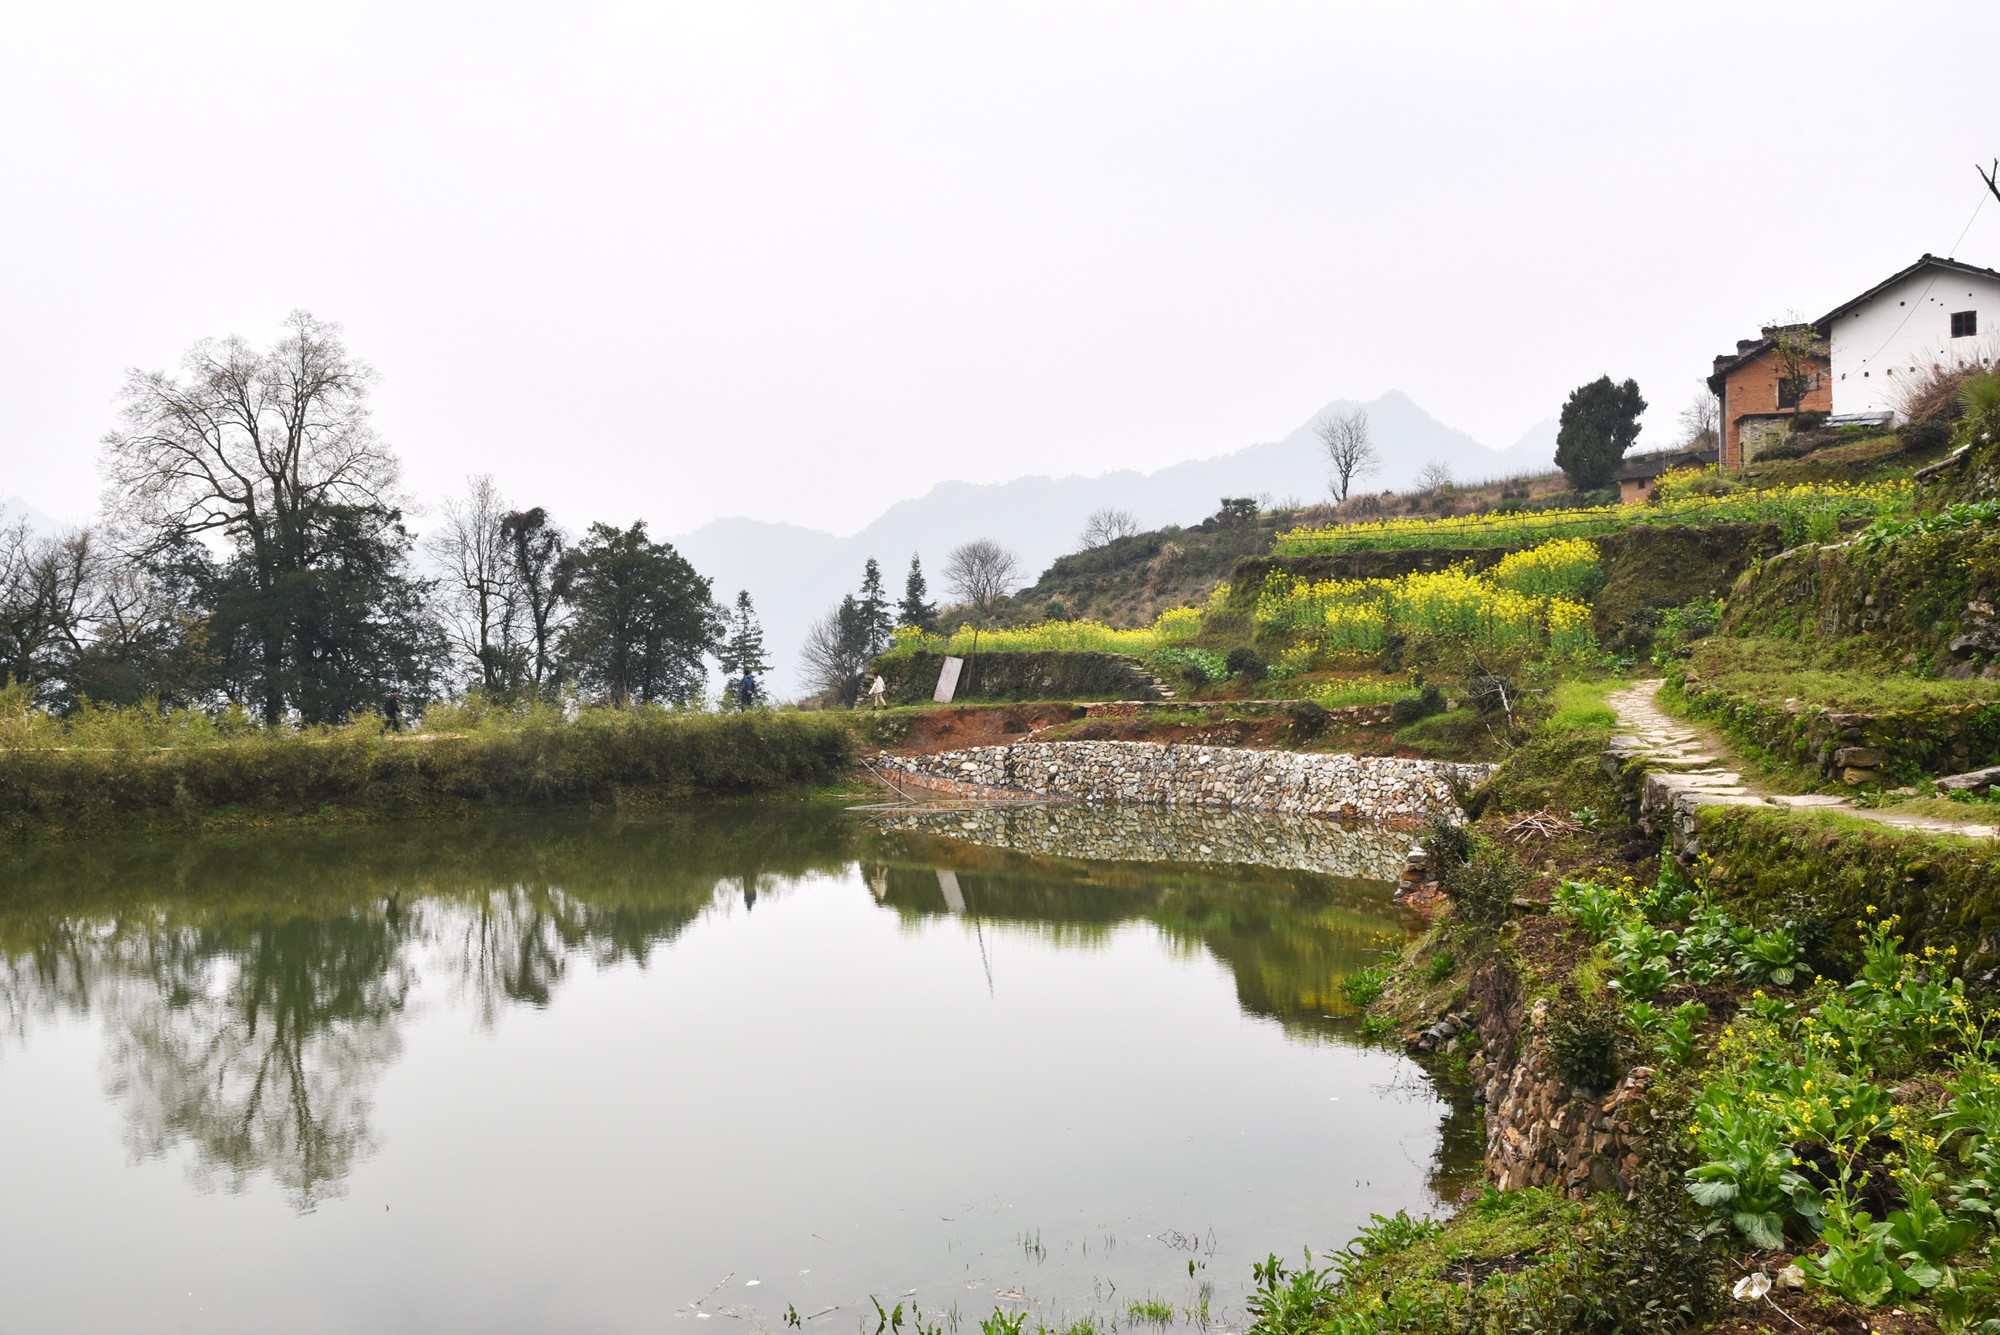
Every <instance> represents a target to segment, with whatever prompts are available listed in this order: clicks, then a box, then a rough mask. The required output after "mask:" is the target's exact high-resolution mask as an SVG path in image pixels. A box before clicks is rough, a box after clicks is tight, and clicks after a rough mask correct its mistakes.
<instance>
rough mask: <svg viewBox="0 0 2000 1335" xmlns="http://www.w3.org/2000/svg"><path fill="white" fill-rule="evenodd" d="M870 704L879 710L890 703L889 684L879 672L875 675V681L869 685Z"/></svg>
mask: <svg viewBox="0 0 2000 1335" xmlns="http://www.w3.org/2000/svg"><path fill="white" fill-rule="evenodd" d="M868 703H869V704H871V705H873V706H875V708H877V709H881V708H883V707H884V706H885V705H887V704H888V703H889V684H888V683H887V682H885V681H883V680H882V674H881V673H879V672H878V673H876V674H875V680H873V681H871V682H869V683H868Z"/></svg>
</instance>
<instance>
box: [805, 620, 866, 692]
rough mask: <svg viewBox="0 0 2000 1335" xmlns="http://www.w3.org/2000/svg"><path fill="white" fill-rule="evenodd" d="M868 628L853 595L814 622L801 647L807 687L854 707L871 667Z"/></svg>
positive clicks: (808, 629) (807, 631)
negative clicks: (869, 666) (869, 662)
mask: <svg viewBox="0 0 2000 1335" xmlns="http://www.w3.org/2000/svg"><path fill="white" fill-rule="evenodd" d="M868 660H869V653H868V626H867V619H866V617H865V616H864V615H863V614H862V611H861V604H860V603H859V602H858V601H856V600H855V597H854V595H853V594H848V595H847V596H846V597H845V598H842V599H841V600H840V605H839V606H838V607H836V608H835V609H834V610H833V611H831V612H828V613H827V614H826V615H825V616H823V617H820V618H819V619H818V620H816V621H814V622H813V623H812V625H811V626H810V627H808V628H807V630H806V638H805V642H804V643H803V644H801V645H800V646H799V672H800V675H802V676H803V677H804V678H805V681H806V684H807V685H808V686H811V687H813V688H814V689H816V690H817V691H819V692H820V694H821V695H823V696H826V697H828V698H829V699H831V700H832V701H833V702H834V703H835V704H838V705H847V704H852V703H853V702H854V700H855V697H856V696H857V695H858V694H859V693H860V689H861V678H862V674H863V673H864V672H866V670H867V668H868Z"/></svg>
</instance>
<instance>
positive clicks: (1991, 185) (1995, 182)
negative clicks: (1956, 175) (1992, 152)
mask: <svg viewBox="0 0 2000 1335" xmlns="http://www.w3.org/2000/svg"><path fill="white" fill-rule="evenodd" d="M1972 170H1974V171H1976V172H1978V173H1979V179H1980V180H1982V181H1984V182H1986V188H1987V189H1988V190H1990V191H1992V192H1993V198H1995V199H2000V158H1995V159H1993V165H1992V166H1991V167H1982V166H1980V165H1979V164H1978V163H1976V162H1975V163H1973V164H1972Z"/></svg>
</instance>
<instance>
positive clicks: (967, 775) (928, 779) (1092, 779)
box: [882, 742, 1493, 827]
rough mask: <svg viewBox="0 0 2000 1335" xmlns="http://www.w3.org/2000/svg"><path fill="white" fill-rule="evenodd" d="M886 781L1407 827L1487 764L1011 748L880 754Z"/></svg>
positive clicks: (1481, 778)
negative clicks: (1243, 809) (1242, 809)
mask: <svg viewBox="0 0 2000 1335" xmlns="http://www.w3.org/2000/svg"><path fill="white" fill-rule="evenodd" d="M882 764H883V766H884V768H885V769H887V770H888V771H890V773H891V775H892V777H899V778H901V779H903V780H906V781H908V782H913V783H917V784H921V785H923V786H926V787H932V788H938V789H941V790H943V791H946V792H950V793H953V794H956V795H961V796H977V795H986V794H990V795H995V796H1003V795H1004V796H1019V795H1021V794H1031V795H1034V796H1038V797H1048V798H1053V799H1056V800H1060V801H1074V802H1130V803H1144V804H1156V805H1161V806H1204V807H1246V808H1250V809H1252V810H1258V811H1276V812H1282V813H1286V814H1290V815H1301V816H1334V817H1339V818H1342V819H1346V820H1364V821H1375V822H1378V823H1382V824H1387V825H1398V826H1405V827H1408V826H1415V825H1420V824H1422V823H1423V822H1424V821H1426V820H1428V819H1429V818H1430V817H1431V816H1433V815H1436V814H1440V813H1444V814H1451V813H1456V812H1457V810H1458V799H1457V792H1458V791H1459V790H1462V789H1467V788H1472V787H1475V786H1476V785H1478V784H1481V783H1483V782H1485V781H1486V779H1487V777H1488V776H1489V775H1491V774H1492V772H1493V767H1492V766H1491V765H1468V764H1457V763H1453V762H1450V761H1442V760H1404V759H1398V758H1393V757H1383V756H1354V755H1345V754H1327V753H1319V752H1302V751H1260V750H1251V749H1246V748H1238V747H1224V746H1179V745H1174V744H1171V743H1165V744H1163V743H1158V742H1018V743H1015V744H1014V745H1011V746H980V747H972V748H968V749H966V750H962V751H945V752H941V753H939V754H936V755H916V756H895V755H890V756H884V757H883V758H882Z"/></svg>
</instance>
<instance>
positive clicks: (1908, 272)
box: [1818, 255, 2000, 418]
mask: <svg viewBox="0 0 2000 1335" xmlns="http://www.w3.org/2000/svg"><path fill="white" fill-rule="evenodd" d="M1818 324H1819V328H1820V332H1821V333H1822V334H1823V335H1825V336H1826V338H1827V340H1828V342H1829V343H1830V344H1831V357H1832V367H1833V369H1832V376H1833V415H1834V416H1835V417H1836V418H1841V417H1859V416H1872V417H1879V416H1882V415H1885V414H1886V415H1887V416H1889V417H1891V418H1895V417H1900V416H1901V415H1902V409H1903V394H1902V392H1901V391H1902V387H1903V386H1907V385H1910V384H1912V383H1913V382H1914V379H1915V377H1918V376H1921V375H1922V374H1923V373H1924V372H1926V371H1928V370H1929V369H1930V368H1931V367H1933V366H1939V365H1951V364H1958V363H1964V362H1968V361H1973V360H1984V361H1986V362H1988V363H1989V364H1990V363H1991V362H1992V361H1994V360H1995V357H1996V354H2000V273H1996V272H1994V271H1993V270H1991V269H1981V268H1978V267H1976V266H1974V265H1970V264H1961V263H1959V262H1958V261H1957V260H1948V259H1939V258H1938V257H1937V256H1935V255H1926V256H1924V257H1923V258H1922V259H1920V260H1918V261H1917V262H1916V263H1915V264H1912V265H1911V266H1910V267H1909V268H1907V269H1905V270H1903V271H1902V272H1901V273H1899V274H1896V275H1894V276H1892V277H1890V278H1889V279H1887V280H1885V281H1884V282H1881V283H1878V284H1876V285H1875V286H1874V287H1871V288H1869V289H1868V290H1867V291H1866V292H1863V293H1862V294H1861V295H1860V296H1858V297H1856V298H1854V299H1853V300H1852V301H1849V302H1846V303H1844V304H1842V305H1840V306H1836V307H1835V308H1834V309H1833V310H1831V311H1829V312H1827V313H1826V314H1825V315H1824V316H1822V317H1821V318H1820V319H1819V321H1818Z"/></svg>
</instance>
